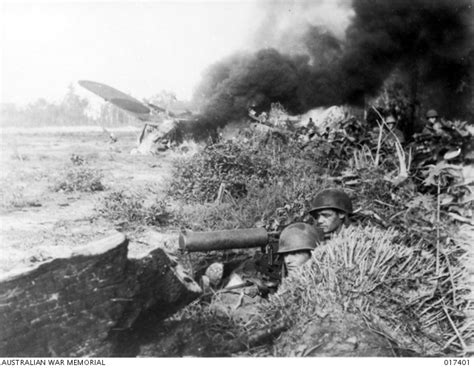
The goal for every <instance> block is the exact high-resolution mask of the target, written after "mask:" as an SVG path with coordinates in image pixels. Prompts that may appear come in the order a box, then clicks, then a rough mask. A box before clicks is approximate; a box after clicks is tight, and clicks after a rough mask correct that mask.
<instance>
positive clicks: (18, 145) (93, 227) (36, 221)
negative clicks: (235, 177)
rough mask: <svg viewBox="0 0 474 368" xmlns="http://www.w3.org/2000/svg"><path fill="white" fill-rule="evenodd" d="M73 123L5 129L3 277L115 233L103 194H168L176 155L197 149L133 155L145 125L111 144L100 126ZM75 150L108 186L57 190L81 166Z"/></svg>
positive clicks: (0, 217) (0, 180)
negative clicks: (101, 212) (103, 213)
mask: <svg viewBox="0 0 474 368" xmlns="http://www.w3.org/2000/svg"><path fill="white" fill-rule="evenodd" d="M68 128H69V129H67V127H56V129H54V127H47V128H44V129H36V130H18V129H17V130H13V131H12V130H6V129H4V130H2V131H1V141H2V146H1V156H0V165H1V169H2V170H1V171H0V184H1V186H0V199H1V203H0V224H1V232H0V244H1V247H2V251H1V252H0V275H1V274H3V273H6V272H8V271H11V270H13V269H15V268H17V267H21V268H23V267H25V266H28V265H30V264H32V263H35V262H40V261H44V260H47V259H49V258H52V257H57V256H60V255H61V253H62V252H63V251H64V250H67V249H70V248H73V247H76V246H82V245H84V244H85V243H87V242H89V241H91V240H95V239H97V238H100V237H102V236H105V235H108V234H109V233H111V232H113V231H114V230H115V226H114V225H113V224H112V223H110V222H108V221H106V220H104V219H102V218H100V217H99V216H98V215H97V211H96V210H95V209H96V207H97V205H98V203H99V202H100V200H101V198H103V197H104V196H105V195H107V193H109V192H111V191H114V190H119V189H123V188H128V189H132V188H133V190H137V191H139V190H140V189H141V188H148V189H150V190H151V191H153V192H154V193H160V192H163V190H164V189H165V188H166V183H167V181H168V180H169V179H170V177H171V174H172V162H173V160H174V159H175V158H178V157H181V156H183V155H185V154H190V152H189V151H188V153H183V152H182V151H178V150H175V151H166V152H163V153H161V154H159V155H157V156H133V155H130V151H131V150H132V149H133V148H134V147H135V145H136V139H137V134H138V130H134V129H128V130H125V129H122V130H119V131H115V132H114V134H115V135H116V137H117V138H118V140H117V142H115V143H110V140H109V137H108V135H106V134H105V133H103V132H102V131H97V127H80V128H78V127H68ZM109 130H111V129H109ZM71 155H79V156H80V157H82V158H83V159H84V160H85V162H86V164H87V165H88V167H90V168H93V169H97V170H100V172H102V173H103V180H102V182H103V184H104V185H105V190H104V191H97V192H62V191H59V192H58V191H55V190H54V189H53V187H54V185H55V183H56V182H57V181H58V180H59V179H60V178H61V177H63V176H64V172H65V170H67V169H68V168H71V167H72V166H73V163H72V161H71ZM140 246H143V245H140V243H136V244H135V243H132V244H131V245H130V252H131V253H137V251H138V250H137V249H134V247H140Z"/></svg>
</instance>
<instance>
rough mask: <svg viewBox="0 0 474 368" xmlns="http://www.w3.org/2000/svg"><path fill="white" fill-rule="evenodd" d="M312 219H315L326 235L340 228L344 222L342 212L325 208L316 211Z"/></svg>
mask: <svg viewBox="0 0 474 368" xmlns="http://www.w3.org/2000/svg"><path fill="white" fill-rule="evenodd" d="M314 219H315V220H316V224H317V226H318V227H320V228H321V229H322V230H323V232H324V234H325V235H326V234H330V233H332V232H334V231H337V230H339V229H340V228H341V226H342V224H343V223H344V214H342V213H338V212H337V211H335V210H331V209H327V210H321V211H318V212H316V214H315V215H314Z"/></svg>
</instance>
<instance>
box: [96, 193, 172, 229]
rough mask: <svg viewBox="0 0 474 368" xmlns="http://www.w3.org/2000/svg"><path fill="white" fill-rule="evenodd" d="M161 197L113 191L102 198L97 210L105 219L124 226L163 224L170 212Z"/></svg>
mask: <svg viewBox="0 0 474 368" xmlns="http://www.w3.org/2000/svg"><path fill="white" fill-rule="evenodd" d="M166 207H167V204H166V202H165V201H164V200H163V199H160V198H153V199H152V200H149V199H147V197H146V196H145V194H144V193H133V192H130V191H125V190H118V191H113V192H111V193H109V194H107V195H106V196H105V197H104V198H102V200H101V202H100V204H99V206H98V207H97V211H98V212H99V213H100V214H101V215H102V216H103V217H104V218H106V219H108V220H110V221H112V222H113V223H115V224H120V225H123V226H124V227H128V228H133V227H135V226H137V225H154V226H156V225H159V226H161V225H165V224H166V223H167V222H168V220H169V218H170V212H169V211H168V210H167V208H166Z"/></svg>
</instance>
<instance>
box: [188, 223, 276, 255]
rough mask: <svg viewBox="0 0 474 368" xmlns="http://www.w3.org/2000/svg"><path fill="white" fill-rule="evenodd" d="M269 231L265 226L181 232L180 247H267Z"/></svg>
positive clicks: (194, 249) (215, 248) (199, 250)
mask: <svg viewBox="0 0 474 368" xmlns="http://www.w3.org/2000/svg"><path fill="white" fill-rule="evenodd" d="M268 240H269V239H268V233H267V231H266V230H265V229H263V228H251V229H236V230H221V231H204V232H194V231H188V230H184V231H182V232H180V234H179V247H180V249H182V250H185V251H187V252H207V251H211V250H225V249H243V248H258V247H265V246H266V245H267V244H268Z"/></svg>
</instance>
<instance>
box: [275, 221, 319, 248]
mask: <svg viewBox="0 0 474 368" xmlns="http://www.w3.org/2000/svg"><path fill="white" fill-rule="evenodd" d="M323 239H324V234H323V233H322V231H321V230H318V229H316V228H314V227H313V226H311V225H308V224H305V223H303V222H296V223H294V224H291V225H289V226H287V227H285V228H284V229H283V231H282V232H281V234H280V240H279V241H278V252H277V253H289V252H296V251H299V250H309V251H312V250H313V249H314V248H316V245H317V244H318V243H319V242H321V241H323Z"/></svg>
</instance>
